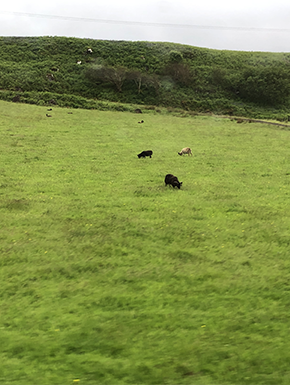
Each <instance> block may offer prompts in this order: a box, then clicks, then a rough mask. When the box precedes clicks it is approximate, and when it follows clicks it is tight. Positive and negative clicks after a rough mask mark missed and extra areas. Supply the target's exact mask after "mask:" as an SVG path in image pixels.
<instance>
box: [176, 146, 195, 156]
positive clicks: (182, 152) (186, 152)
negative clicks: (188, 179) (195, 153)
mask: <svg viewBox="0 0 290 385" xmlns="http://www.w3.org/2000/svg"><path fill="white" fill-rule="evenodd" d="M184 154H187V155H188V156H189V155H191V156H192V152H191V149H190V148H189V147H184V148H183V149H182V150H181V151H180V152H179V153H178V155H184Z"/></svg>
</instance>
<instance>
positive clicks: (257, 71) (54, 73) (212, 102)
mask: <svg viewBox="0 0 290 385" xmlns="http://www.w3.org/2000/svg"><path fill="white" fill-rule="evenodd" d="M0 88H1V90H2V92H0V98H1V99H5V100H14V101H20V102H29V103H35V104H39V105H46V104H49V103H50V102H51V101H52V100H53V101H54V103H56V104H59V105H61V103H58V101H61V100H62V104H65V102H64V100H67V105H69V106H73V107H82V108H95V106H96V102H95V101H96V100H97V101H98V102H100V101H111V102H119V103H128V104H137V105H140V106H142V105H147V106H148V105H149V106H150V105H151V106H160V107H167V108H179V109H183V110H186V111H196V112H212V113H216V114H228V115H243V116H250V117H273V118H276V119H280V120H288V109H289V105H290V54H288V53H262V52H238V51H218V50H211V49H205V48H197V47H191V46H186V45H181V44H174V43H150V42H125V41H105V40H92V39H77V38H65V37H2V38H0ZM49 95H54V97H50V96H49ZM55 95H56V96H55ZM93 101H94V102H93ZM99 105H101V104H99Z"/></svg>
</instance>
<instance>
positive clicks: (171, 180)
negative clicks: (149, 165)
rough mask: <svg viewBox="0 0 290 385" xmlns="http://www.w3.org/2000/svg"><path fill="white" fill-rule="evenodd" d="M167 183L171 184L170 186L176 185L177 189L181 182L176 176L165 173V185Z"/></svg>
mask: <svg viewBox="0 0 290 385" xmlns="http://www.w3.org/2000/svg"><path fill="white" fill-rule="evenodd" d="M168 184H171V186H172V187H177V188H178V189H180V187H181V185H182V182H179V180H178V178H177V176H174V175H172V174H167V175H166V177H165V186H167V185H168Z"/></svg>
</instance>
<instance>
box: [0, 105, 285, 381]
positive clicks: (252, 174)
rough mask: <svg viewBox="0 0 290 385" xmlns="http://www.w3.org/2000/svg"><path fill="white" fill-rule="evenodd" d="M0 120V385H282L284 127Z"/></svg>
mask: <svg viewBox="0 0 290 385" xmlns="http://www.w3.org/2000/svg"><path fill="white" fill-rule="evenodd" d="M0 110H1V119H0V220H1V228H0V264H1V269H0V279H1V286H0V309H1V317H0V358H1V363H2V364H1V366H0V383H1V384H6V385H8V384H21V385H28V384H30V385H34V384H42V385H44V384H61V385H64V384H73V383H80V384H109V385H111V384H118V385H119V384H120V385H121V384H200V385H201V384H203V385H204V384H220V385H225V384H255V385H257V384H263V385H264V384H273V385H274V384H275V385H277V384H289V382H290V343H289V340H288V339H289V330H290V318H289V312H290V250H289V244H290V234H289V229H290V211H289V203H290V195H289V183H290V164H289V160H290V131H288V130H285V129H284V130H282V129H281V128H278V127H274V126H269V125H266V124H257V123H242V124H237V123H236V122H234V121H230V120H226V119H221V118H215V117H205V116H204V117H203V116H196V117H191V118H189V117H187V118H181V117H175V116H171V115H163V114H156V113H147V114H143V115H142V116H141V118H142V119H143V120H144V124H138V120H140V115H136V114H130V113H126V112H123V113H122V112H99V111H85V110H73V111H72V110H68V109H60V108H53V110H52V111H51V112H50V113H51V115H52V117H51V118H47V117H46V116H45V114H46V113H47V109H46V108H45V107H37V106H29V105H24V104H15V103H11V104H9V103H5V102H0ZM68 112H73V113H72V114H69V113H68ZM185 146H189V147H191V149H192V151H193V156H192V157H187V156H184V157H180V156H179V155H178V154H177V152H178V151H180V150H181V148H183V147H185ZM150 149H151V150H153V157H152V159H150V158H146V159H138V157H137V154H138V153H139V152H141V151H142V150H150ZM167 173H172V174H174V175H176V176H177V177H178V178H179V180H180V181H182V182H183V186H182V188H181V190H177V189H173V188H171V187H169V186H167V187H165V186H164V177H165V175H166V174H167Z"/></svg>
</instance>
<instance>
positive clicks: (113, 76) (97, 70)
mask: <svg viewBox="0 0 290 385" xmlns="http://www.w3.org/2000/svg"><path fill="white" fill-rule="evenodd" d="M86 77H87V78H88V79H90V80H94V81H98V80H99V81H101V82H109V83H112V84H114V86H115V87H116V88H117V90H118V91H119V92H122V87H123V84H124V81H125V80H126V78H127V69H126V68H124V67H106V66H103V65H95V66H92V67H90V68H89V69H88V70H87V72H86Z"/></svg>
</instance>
